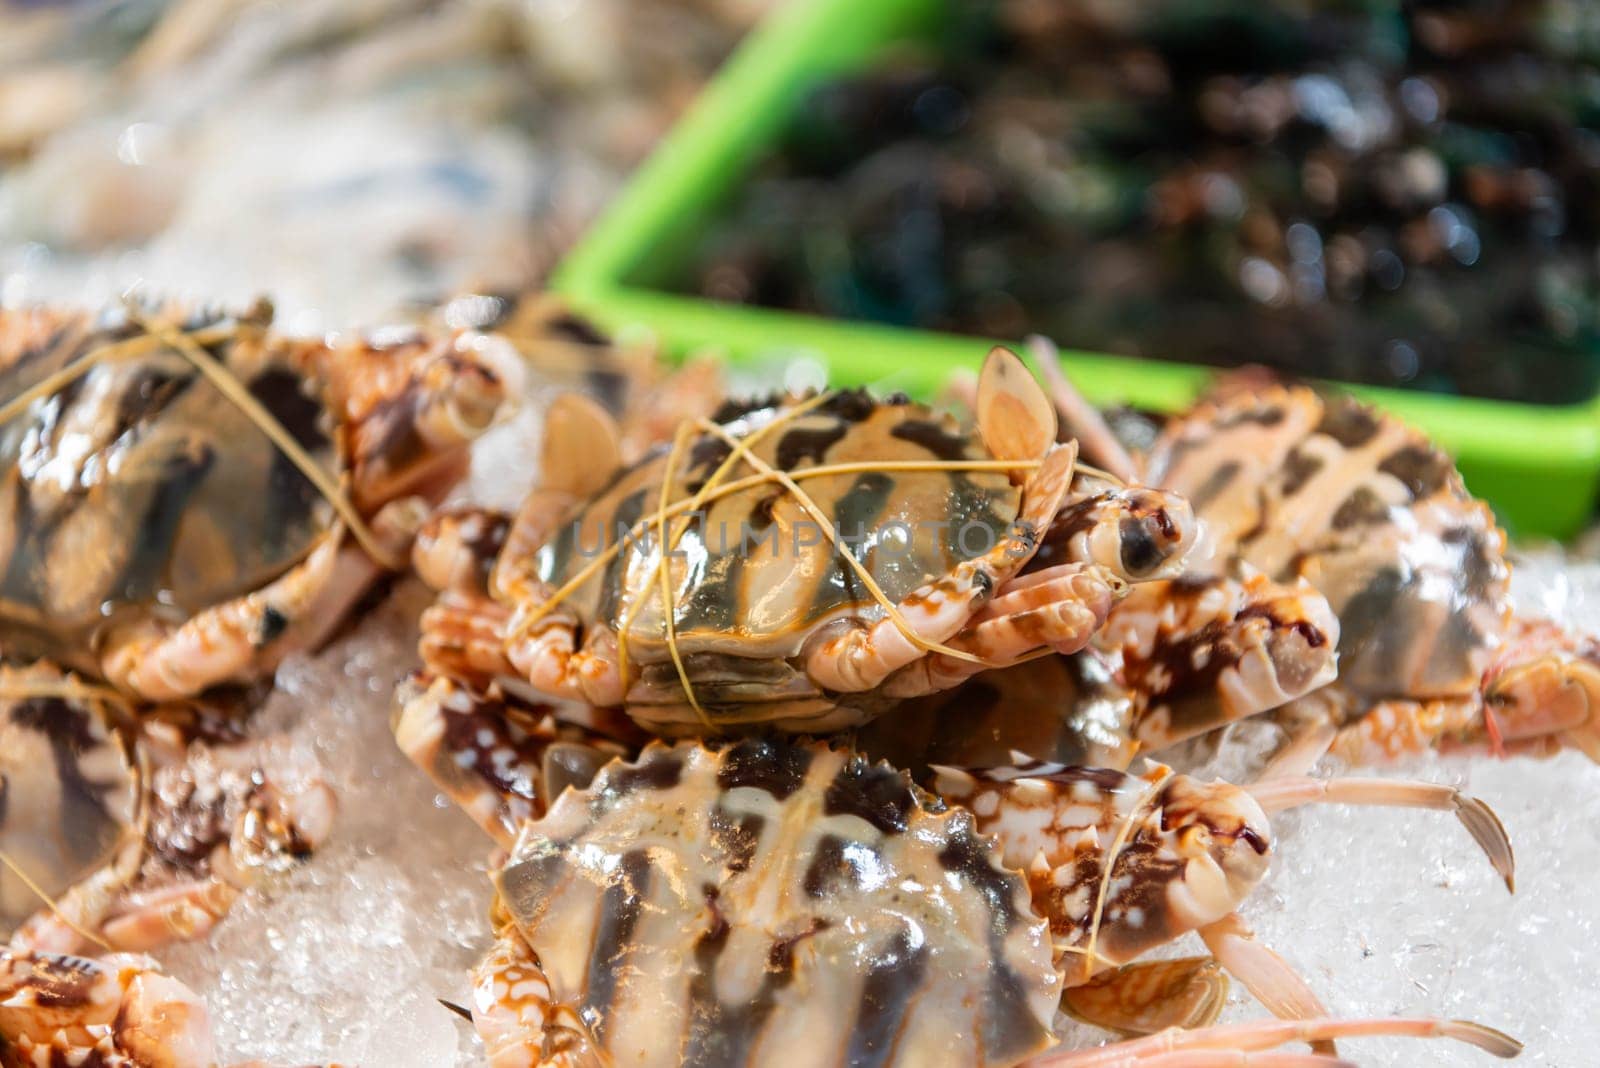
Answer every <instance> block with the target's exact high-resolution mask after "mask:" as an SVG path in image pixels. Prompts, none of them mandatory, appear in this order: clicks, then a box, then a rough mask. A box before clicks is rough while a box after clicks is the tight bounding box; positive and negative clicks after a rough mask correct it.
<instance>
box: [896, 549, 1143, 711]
mask: <svg viewBox="0 0 1600 1068" xmlns="http://www.w3.org/2000/svg"><path fill="white" fill-rule="evenodd" d="M1026 578H1027V580H1028V581H1026V582H1025V583H1023V584H1022V588H1021V589H1017V588H1015V587H1016V585H1017V584H1016V583H1008V584H1007V585H1006V587H1005V592H1003V593H1002V594H1001V595H1000V596H998V597H996V598H995V599H994V600H993V601H991V602H989V603H988V604H987V605H985V606H984V608H983V610H982V611H981V612H979V613H978V614H977V616H975V617H974V619H973V622H972V623H970V624H969V625H968V626H967V628H966V629H965V630H963V631H962V632H961V633H960V634H957V635H956V636H955V637H954V638H952V639H950V640H949V641H948V642H947V643H946V644H947V645H949V647H950V648H952V649H956V650H959V651H961V652H965V653H971V654H972V655H973V656H975V657H978V658H979V660H980V661H981V662H979V663H974V662H972V661H969V660H957V659H955V658H954V657H951V656H946V655H944V654H942V653H935V654H932V655H930V656H925V657H923V658H921V659H920V660H914V661H912V662H911V663H910V664H908V665H906V667H904V668H902V669H901V670H900V671H899V672H898V673H897V674H896V675H895V676H894V677H893V678H892V679H891V680H889V682H888V683H887V684H886V687H885V689H886V692H887V693H888V694H889V695H890V696H891V697H913V696H918V695H921V694H927V693H938V692H940V691H943V690H948V689H951V688H953V687H955V686H957V685H959V684H961V683H962V682H965V681H966V680H967V679H969V678H971V677H973V676H974V675H976V674H978V673H979V672H983V671H989V670H992V669H994V668H1001V667H1007V666H1010V665H1012V664H1015V663H1017V662H1018V661H1020V660H1022V659H1024V658H1026V657H1027V656H1028V655H1029V654H1031V653H1035V652H1037V651H1039V650H1041V649H1051V650H1054V651H1055V652H1058V653H1075V652H1077V651H1078V650H1080V649H1082V648H1083V647H1084V646H1085V645H1087V644H1088V643H1089V640H1090V639H1091V638H1092V637H1093V636H1094V634H1095V632H1096V631H1097V630H1098V629H1099V628H1100V626H1101V625H1102V624H1103V623H1104V622H1105V620H1106V617H1107V616H1108V615H1109V614H1110V612H1111V608H1112V605H1113V603H1114V602H1115V599H1116V597H1117V596H1118V595H1119V594H1120V593H1121V591H1122V590H1123V589H1124V587H1123V585H1122V583H1121V582H1120V581H1117V580H1116V579H1115V578H1114V577H1113V576H1111V575H1109V574H1107V573H1105V572H1104V571H1103V570H1102V569H1100V568H1099V567H1096V566H1095V565H1093V564H1060V565H1057V566H1056V567H1053V568H1050V569H1048V570H1046V571H1041V572H1036V573H1035V574H1032V575H1029V576H1026Z"/></svg>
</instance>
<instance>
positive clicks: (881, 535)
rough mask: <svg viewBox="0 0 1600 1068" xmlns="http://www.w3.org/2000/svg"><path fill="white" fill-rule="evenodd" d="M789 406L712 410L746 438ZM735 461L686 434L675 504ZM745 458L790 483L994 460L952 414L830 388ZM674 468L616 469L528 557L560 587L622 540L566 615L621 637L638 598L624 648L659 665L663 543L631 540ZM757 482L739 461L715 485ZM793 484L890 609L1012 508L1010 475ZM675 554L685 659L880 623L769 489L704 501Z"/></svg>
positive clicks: (994, 534)
mask: <svg viewBox="0 0 1600 1068" xmlns="http://www.w3.org/2000/svg"><path fill="white" fill-rule="evenodd" d="M788 410H789V409H788V407H787V406H783V405H758V406H756V407H753V408H748V409H742V410H741V409H730V410H728V411H724V412H720V413H718V420H717V421H719V422H720V423H721V425H722V426H724V427H725V429H726V430H727V432H728V433H729V434H730V435H731V436H732V437H734V438H736V439H744V438H746V437H749V436H750V435H752V434H753V433H754V432H756V431H757V430H758V429H759V428H761V427H763V426H766V425H767V424H769V423H771V422H772V421H773V420H774V419H782V418H784V417H785V413H786V412H787V411H788ZM730 451H731V450H730V448H729V446H728V445H727V444H726V443H725V442H724V441H722V440H720V439H719V438H716V437H714V436H712V435H710V434H703V435H699V436H696V437H692V438H691V439H690V441H689V445H688V447H687V448H686V449H685V450H684V451H683V456H682V457H681V458H680V462H679V465H678V466H677V467H676V468H675V469H674V471H673V483H672V486H671V487H670V492H669V500H671V501H682V500H686V499H689V498H691V497H693V496H694V494H695V493H696V492H697V491H698V490H699V489H700V488H701V487H702V486H703V485H704V484H705V482H706V480H707V479H708V478H709V477H710V476H711V475H712V473H713V472H714V471H715V470H716V469H717V468H718V467H719V466H720V465H721V464H722V462H723V461H724V460H725V459H726V458H727V457H728V455H729V454H730ZM750 451H751V453H753V454H754V455H755V456H758V457H759V458H760V459H761V460H763V461H765V462H766V463H767V464H770V465H771V466H773V467H775V468H777V469H778V470H782V471H787V472H790V473H794V472H798V471H803V470H805V469H807V468H813V467H818V466H823V465H829V464H841V463H866V464H874V465H878V464H891V463H895V462H899V461H914V462H938V461H945V462H948V461H971V460H990V459H992V457H991V456H990V455H989V454H988V452H987V451H986V450H985V449H984V447H983V444H982V442H981V441H980V440H979V438H978V436H977V435H976V433H970V432H967V431H965V430H963V429H961V428H960V427H959V426H958V425H957V424H956V422H955V421H954V420H953V419H952V418H951V417H949V416H947V415H941V414H938V413H936V412H935V411H933V410H932V409H930V408H926V407H923V406H921V405H916V404H911V403H909V402H906V401H904V400H903V399H900V398H895V399H890V400H881V401H880V400H876V399H873V398H871V397H869V396H868V395H867V394H866V393H865V392H860V391H852V392H844V393H839V394H836V395H834V396H832V397H830V398H829V399H828V400H827V401H825V402H824V403H822V404H821V405H820V406H819V407H816V408H814V409H812V410H810V411H808V412H806V413H805V414H804V415H801V416H800V417H798V418H795V419H792V420H786V421H785V422H784V423H783V424H782V425H781V426H779V427H778V428H776V429H775V430H774V431H773V432H771V433H770V434H767V435H765V436H764V437H762V438H760V439H759V440H757V441H756V443H755V444H754V445H753V446H752V447H751V449H750ZM668 458H669V457H668V452H667V450H665V449H661V450H657V451H656V452H654V453H652V454H651V455H650V456H649V457H647V458H646V459H645V460H643V461H641V462H640V463H638V464H635V465H633V466H631V467H628V468H625V469H624V470H623V471H621V472H620V473H619V474H618V475H617V477H616V478H615V479H613V480H612V482H611V484H610V485H609V486H608V487H607V488H606V489H605V490H603V491H602V492H601V493H599V494H598V495H596V497H595V498H594V499H593V500H591V501H589V502H587V503H586V504H585V505H584V506H583V507H582V508H581V509H580V510H579V511H578V512H577V514H575V515H574V516H573V517H571V519H570V520H569V521H568V522H565V523H563V524H562V525H561V527H560V530H559V531H558V533H557V535H556V537H555V538H553V539H552V541H551V542H550V543H549V544H547V545H546V546H545V547H544V548H543V549H541V551H540V552H539V554H538V556H537V558H536V567H537V571H538V575H539V577H540V579H542V580H543V581H545V582H547V583H550V584H551V585H552V586H560V585H561V584H562V583H563V582H565V581H566V580H567V579H569V578H570V577H572V576H573V575H575V574H576V573H577V572H578V571H579V570H580V569H582V568H583V567H584V566H585V565H587V564H588V563H589V562H590V561H591V560H592V559H593V558H594V557H595V556H596V555H598V554H599V552H600V551H601V550H602V548H604V547H609V546H611V545H613V544H617V543H619V542H621V543H622V544H623V548H622V551H621V552H620V553H618V554H617V556H616V557H615V558H614V559H612V560H611V561H610V562H609V563H608V564H607V566H605V567H604V568H602V569H600V570H599V571H598V573H596V574H595V575H594V577H593V578H591V579H590V580H589V581H587V582H586V583H584V585H583V586H582V587H581V588H580V589H579V590H577V591H576V592H575V593H574V594H573V595H572V596H571V597H570V598H569V599H568V600H567V601H566V602H565V605H566V607H569V608H570V609H571V610H573V611H575V612H576V613H577V614H578V616H579V618H580V619H581V620H582V621H584V622H585V623H587V624H593V623H599V624H602V625H605V626H606V627H608V628H610V629H612V630H614V631H615V630H619V629H620V627H621V624H622V622H623V620H624V619H625V618H627V616H628V614H629V609H630V606H632V604H633V602H635V601H636V600H638V599H639V598H644V599H645V603H644V604H643V605H642V606H639V608H638V610H637V613H636V614H635V615H634V616H633V618H632V623H631V626H630V627H629V630H628V635H627V638H628V642H629V649H630V653H637V654H638V655H639V656H640V657H641V658H643V659H646V660H649V659H656V660H659V659H662V658H664V657H665V655H666V654H665V651H664V650H665V646H664V640H663V635H664V632H665V627H664V622H663V618H662V612H661V590H660V580H659V578H658V577H657V569H658V562H659V554H658V545H657V540H658V539H657V538H656V536H655V529H654V524H653V523H652V524H648V526H649V528H650V529H649V531H648V534H647V535H646V536H644V537H637V536H636V537H635V538H633V539H625V538H624V535H625V534H626V533H627V532H628V531H629V530H631V529H632V528H633V527H634V525H635V524H636V523H638V522H639V521H640V520H641V519H647V518H649V517H651V516H653V515H654V514H655V512H656V509H657V505H658V503H659V500H660V496H661V484H662V480H663V479H664V478H665V477H666V468H667V461H668ZM754 473H755V469H754V468H752V467H751V466H750V465H749V464H747V463H745V462H743V461H740V462H737V463H735V464H734V465H733V466H732V468H731V469H730V471H729V473H728V475H727V476H726V477H725V478H724V479H723V480H722V481H723V482H724V483H726V482H731V481H734V480H736V479H739V478H743V477H747V476H750V475H752V474H754ZM800 486H801V488H802V489H803V490H804V491H805V492H806V493H807V495H809V496H810V497H811V498H812V499H813V500H814V501H815V502H816V504H817V505H818V507H819V508H820V509H821V511H822V513H823V514H824V515H826V516H827V517H828V519H829V521H830V522H831V523H832V524H833V525H834V526H835V528H836V529H837V530H839V531H840V533H841V534H842V536H843V537H844V538H845V539H848V540H850V541H851V542H852V544H851V545H850V549H851V551H852V552H853V553H854V554H855V555H856V556H857V557H858V558H859V559H861V560H862V561H863V562H864V563H865V565H866V567H867V569H868V570H869V571H870V572H871V573H872V575H873V577H874V578H875V579H876V580H877V581H878V583H879V584H880V585H881V586H882V587H883V589H884V591H885V592H886V593H887V594H888V596H889V597H890V599H891V600H899V599H900V598H902V597H904V596H905V595H906V594H908V593H910V592H911V591H913V590H914V589H916V588H917V587H919V586H921V585H923V584H924V583H927V582H929V581H931V580H933V579H936V578H938V577H939V576H941V575H944V574H947V573H949V572H950V571H952V570H953V569H954V568H955V567H956V565H957V564H959V563H961V562H963V561H965V560H968V559H972V558H975V557H977V556H981V555H982V554H983V553H984V552H985V551H987V550H988V549H990V548H992V547H993V546H994V545H996V544H998V543H999V542H1000V541H1001V540H1002V539H1003V538H1004V537H1005V535H1006V534H1007V533H1008V532H1009V530H1010V527H1011V524H1012V522H1013V521H1014V520H1015V519H1016V517H1017V510H1018V507H1019V503H1020V491H1019V490H1018V488H1017V487H1016V486H1013V485H1012V484H1011V482H1010V480H1009V479H1008V478H1007V476H1006V475H1005V473H1003V472H974V471H890V470H865V471H861V472H853V473H847V474H838V475H828V476H821V477H817V478H811V479H805V480H803V481H801V482H800ZM931 524H943V525H942V526H938V527H935V526H933V525H931ZM636 533H637V532H636ZM891 541H892V542H893V544H889V542H891ZM675 553H676V554H677V555H676V556H675V557H674V558H673V559H672V560H671V561H670V563H671V587H672V602H673V607H674V612H675V625H676V635H677V641H678V645H679V648H680V650H681V651H682V652H683V653H685V654H686V655H694V654H697V653H705V654H711V655H716V654H733V655H738V656H746V657H750V656H770V655H778V656H787V655H793V654H794V653H795V652H797V651H798V649H799V647H800V645H801V643H802V642H803V641H804V639H805V638H806V636H807V635H808V634H809V633H810V632H811V630H812V629H813V628H815V627H816V626H817V625H819V624H822V623H825V622H827V621H828V620H831V619H838V618H844V617H855V618H858V619H861V620H865V621H868V622H871V621H875V620H877V619H879V618H881V616H882V614H883V613H882V611H881V609H880V608H879V606H878V604H877V602H876V601H874V600H873V598H872V596H871V595H870V594H869V593H868V591H867V590H866V588H865V587H864V586H863V585H862V583H861V581H860V579H859V577H858V576H857V575H856V574H855V573H854V572H853V571H852V570H851V568H850V566H849V565H848V564H847V563H846V562H845V561H844V560H843V559H842V558H841V557H840V555H839V553H838V551H837V550H836V549H835V548H834V547H833V546H832V545H831V544H829V542H828V540H827V538H826V535H825V534H824V532H823V531H822V530H820V529H818V526H817V524H816V523H814V522H813V521H812V520H811V519H810V518H809V517H808V515H807V514H806V513H805V512H804V511H802V509H801V508H800V506H799V505H798V504H797V503H796V501H795V499H794V498H793V496H792V495H791V494H790V493H789V492H788V491H787V490H785V489H784V488H783V487H782V486H780V485H779V484H778V483H776V482H771V481H768V482H763V483H761V484H759V485H756V486H753V487H750V488H747V489H744V490H741V491H739V492H737V493H733V494H729V495H727V496H724V497H721V498H720V499H718V500H715V501H712V502H709V503H708V504H707V506H706V509H705V514H704V516H702V517H700V518H698V519H697V520H696V521H695V522H693V523H691V524H689V525H688V527H687V529H686V530H685V532H684V534H683V536H682V538H681V540H680V541H679V542H678V543H677V545H676V547H675Z"/></svg>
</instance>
